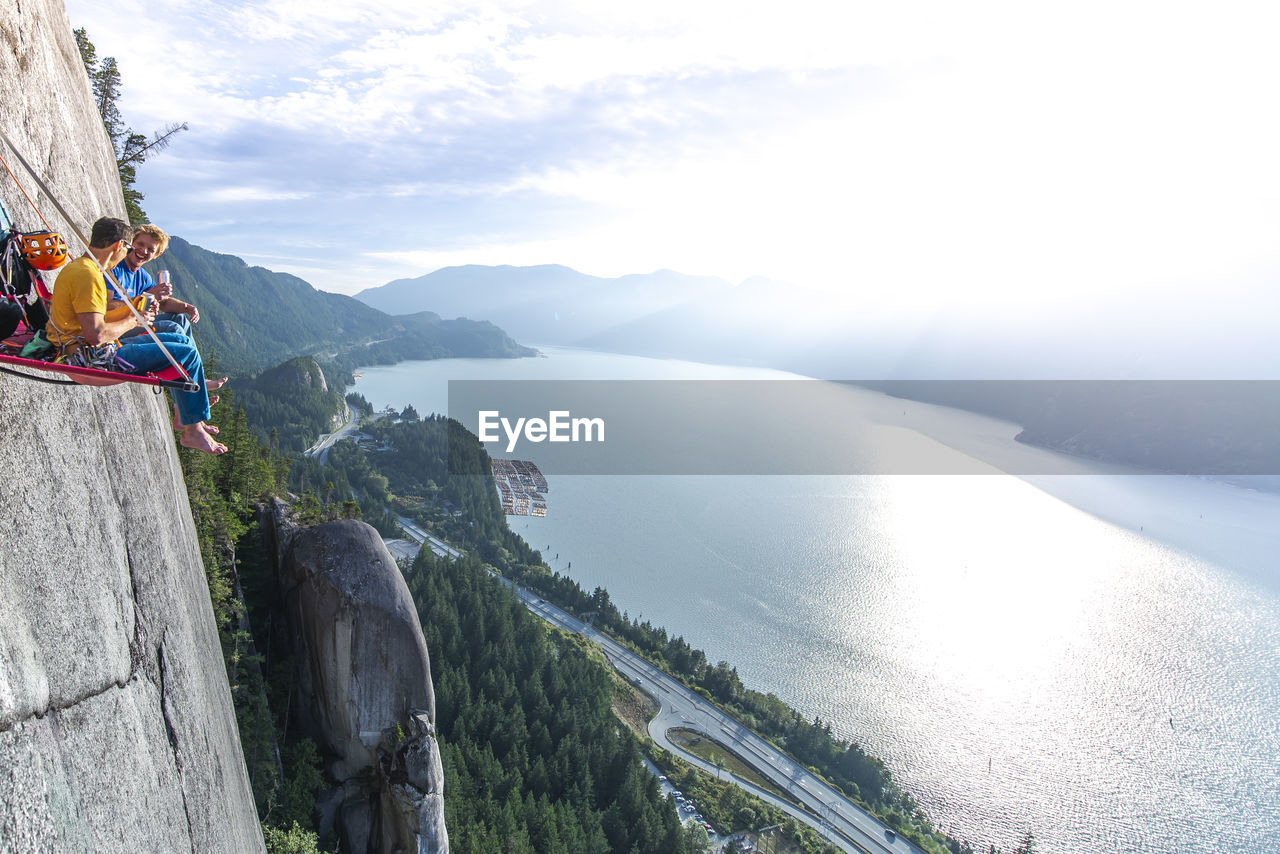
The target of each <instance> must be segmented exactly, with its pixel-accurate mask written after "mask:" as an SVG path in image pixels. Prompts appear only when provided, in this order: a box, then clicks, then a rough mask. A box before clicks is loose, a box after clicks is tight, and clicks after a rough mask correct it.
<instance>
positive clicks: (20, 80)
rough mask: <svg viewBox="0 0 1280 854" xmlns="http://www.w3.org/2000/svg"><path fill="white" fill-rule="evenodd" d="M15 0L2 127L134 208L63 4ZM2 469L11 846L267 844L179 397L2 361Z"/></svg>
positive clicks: (5, 33)
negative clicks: (190, 485)
mask: <svg viewBox="0 0 1280 854" xmlns="http://www.w3.org/2000/svg"><path fill="white" fill-rule="evenodd" d="M0 7H2V9H0V127H3V129H4V132H5V133H6V134H7V135H8V136H9V137H10V139H12V140H13V142H14V143H15V144H16V145H17V146H19V147H20V148H21V149H22V151H23V155H24V156H25V157H26V158H27V160H28V161H29V162H31V163H32V165H33V166H35V168H36V169H37V170H39V171H40V172H41V173H42V178H43V179H44V180H46V182H48V183H49V184H50V186H51V187H52V188H53V190H54V192H56V193H57V194H58V196H59V200H60V201H61V202H62V204H63V205H64V206H65V207H66V208H67V209H68V211H69V212H70V213H71V215H72V216H74V217H76V218H77V220H78V221H77V223H76V225H77V226H78V227H79V228H81V229H87V228H88V226H89V225H90V224H91V223H92V222H93V220H95V219H96V218H97V217H98V216H101V215H103V214H113V215H116V216H122V215H123V213H124V202H123V199H122V198H121V195H120V185H119V181H118V179H117V176H116V170H115V162H114V159H113V156H112V153H111V148H110V144H109V142H108V140H107V137H106V133H105V131H104V130H103V128H102V123H101V120H100V119H99V118H98V115H97V112H96V110H95V108H94V105H93V102H92V100H91V97H90V93H89V85H88V82H87V80H86V79H85V74H84V66H83V65H82V64H81V62H80V56H79V53H78V52H77V50H76V45H75V41H74V39H73V38H72V35H71V23H70V22H69V21H68V19H67V15H66V12H65V11H64V9H63V7H62V3H61V2H59V0H22V2H15V0H0ZM4 156H5V159H6V160H7V161H8V162H9V163H10V165H12V166H13V167H14V169H15V171H16V170H18V169H19V167H18V166H17V164H16V162H15V161H14V158H13V156H12V153H11V152H9V151H8V150H5V151H4ZM19 175H20V176H21V173H20V172H19ZM2 178H3V180H0V194H2V195H3V198H4V201H5V204H6V206H7V207H8V209H9V211H10V212H11V213H12V214H13V216H14V219H15V220H16V221H17V224H18V227H19V228H22V229H26V230H35V229H38V228H40V227H42V226H41V224H40V222H39V219H38V218H37V217H36V215H35V214H34V212H32V210H31V208H30V207H29V206H28V205H27V202H26V201H25V200H24V199H23V198H22V196H21V194H20V193H19V192H18V190H17V188H16V187H15V185H14V183H13V180H12V179H11V178H9V177H8V175H3V176H2ZM24 186H25V187H26V188H27V191H28V192H29V193H31V194H32V196H33V198H35V199H36V201H37V203H38V204H39V205H40V206H41V208H42V210H43V211H44V214H45V216H46V217H48V218H49V220H50V222H51V223H52V224H53V226H54V227H55V228H56V229H59V230H62V231H63V232H64V233H68V232H69V229H68V228H67V225H66V224H65V223H63V222H62V221H61V219H60V218H58V217H57V214H56V212H55V211H54V209H53V206H52V205H51V204H50V203H49V202H48V200H47V199H45V198H44V197H42V196H40V195H38V194H37V193H36V192H35V188H34V186H32V183H31V182H30V181H29V179H27V180H26V181H24ZM71 248H72V251H73V252H79V251H81V249H82V247H80V246H79V244H78V242H76V241H74V240H73V241H71ZM0 466H2V467H3V468H2V470H3V471H4V472H5V475H6V481H7V482H6V487H5V490H4V498H3V503H4V509H3V511H2V512H0V852H10V851H12V852H23V853H24V854H27V852H45V851H58V852H84V851H142V850H145V851H154V852H167V851H182V852H192V851H199V852H204V851H219V852H221V851H234V852H249V851H262V850H264V845H263V841H262V835H261V830H260V827H259V824H258V820H257V815H256V813H255V811H254V805H253V798H252V794H251V791H250V787H249V780H248V776H247V774H246V773H245V766H244V759H243V756H242V753H241V749H240V739H239V734H238V732H237V729H236V722H235V716H234V713H233V710H232V706H231V696H230V692H229V691H228V689H227V681H226V675H225V672H224V670H223V663H222V655H221V651H220V649H219V645H218V638H217V632H216V629H215V626H214V621H213V612H212V609H211V607H210V604H209V593H208V590H207V588H206V586H205V580H204V570H203V567H202V565H201V561H200V551H199V545H198V543H197V541H196V534H195V528H194V525H193V523H192V521H191V512H190V508H189V507H188V504H187V496H186V490H185V488H184V486H183V480H182V473H181V471H180V469H179V465H178V458H177V455H176V451H175V446H174V441H173V432H172V430H171V429H170V426H169V423H168V410H167V404H166V403H165V401H164V399H162V398H159V397H157V396H156V395H154V394H152V393H151V391H150V390H149V389H145V388H142V387H139V386H128V385H121V386H115V387H113V388H88V387H82V386H69V387H63V386H51V385H45V384H41V383H36V382H32V381H29V380H25V379H19V378H16V377H12V376H9V375H5V374H0Z"/></svg>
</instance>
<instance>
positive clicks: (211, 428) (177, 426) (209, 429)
mask: <svg viewBox="0 0 1280 854" xmlns="http://www.w3.org/2000/svg"><path fill="white" fill-rule="evenodd" d="M217 402H218V396H217V395H216V394H215V395H214V396H213V397H211V398H209V405H210V406H213V405H214V404H215V403H217ZM173 429H174V430H181V429H183V427H182V422H181V421H179V420H178V407H176V406H175V407H174V408H173ZM204 430H205V432H206V433H212V434H213V435H215V436H216V435H217V434H218V428H217V426H216V425H213V424H206V425H204Z"/></svg>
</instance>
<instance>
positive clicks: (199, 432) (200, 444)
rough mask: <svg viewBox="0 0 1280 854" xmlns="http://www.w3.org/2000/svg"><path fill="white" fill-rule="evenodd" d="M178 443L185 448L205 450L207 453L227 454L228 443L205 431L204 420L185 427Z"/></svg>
mask: <svg viewBox="0 0 1280 854" xmlns="http://www.w3.org/2000/svg"><path fill="white" fill-rule="evenodd" d="M178 444H180V445H182V447H184V448H194V449H195V450H197V451H204V452H205V453H206V454H225V453H226V452H227V446H226V445H223V444H222V443H220V442H218V441H217V440H216V439H214V438H213V437H212V436H210V435H209V434H208V433H207V432H205V424H204V422H203V421H201V422H197V423H195V424H188V425H187V426H186V427H183V428H182V435H181V436H180V437H179V438H178Z"/></svg>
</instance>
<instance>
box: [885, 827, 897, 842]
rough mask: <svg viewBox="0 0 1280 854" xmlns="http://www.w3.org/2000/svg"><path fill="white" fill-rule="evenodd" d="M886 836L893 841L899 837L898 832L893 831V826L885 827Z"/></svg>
mask: <svg viewBox="0 0 1280 854" xmlns="http://www.w3.org/2000/svg"><path fill="white" fill-rule="evenodd" d="M884 838H885V839H887V840H889V841H890V842H892V841H893V840H895V839H897V838H898V834H896V833H894V832H893V828H891V827H886V828H885V829H884Z"/></svg>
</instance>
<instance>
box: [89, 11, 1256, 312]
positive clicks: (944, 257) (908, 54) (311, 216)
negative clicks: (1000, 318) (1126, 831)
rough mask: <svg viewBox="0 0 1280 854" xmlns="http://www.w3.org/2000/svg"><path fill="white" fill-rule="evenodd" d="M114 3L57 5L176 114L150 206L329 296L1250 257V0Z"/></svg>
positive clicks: (1207, 280)
mask: <svg viewBox="0 0 1280 854" xmlns="http://www.w3.org/2000/svg"><path fill="white" fill-rule="evenodd" d="M118 8H119V7H118V6H116V5H114V4H113V5H110V6H108V5H107V4H105V3H100V2H96V0H95V2H88V0H71V2H70V3H69V9H70V11H71V16H72V20H73V22H74V23H75V24H77V25H79V24H84V25H86V26H88V28H89V31H90V35H91V36H92V37H94V38H95V40H97V41H98V44H99V49H100V53H102V54H112V53H114V54H116V55H117V56H118V57H119V58H120V60H121V67H122V71H123V74H124V89H125V102H124V105H123V106H124V109H125V114H126V116H127V117H128V118H129V120H130V122H131V123H133V124H135V126H139V127H143V128H150V127H156V126H159V125H161V124H163V123H164V122H166V121H172V120H187V121H189V122H190V123H191V126H192V130H191V131H190V132H189V133H187V134H183V135H182V136H181V137H180V138H179V139H178V141H177V142H175V144H174V146H173V147H172V148H171V149H170V150H169V151H168V152H165V153H164V154H163V155H162V156H159V157H157V158H155V159H154V160H153V161H150V162H148V163H147V164H146V165H145V167H144V168H143V170H142V171H141V172H140V185H141V188H142V189H143V191H144V192H145V193H146V194H147V200H146V202H145V203H144V206H145V207H147V209H148V211H149V212H151V213H152V215H153V216H156V217H157V218H158V219H161V220H162V221H163V222H164V223H165V224H166V225H168V226H169V227H170V228H172V229H173V230H175V231H176V232H177V233H179V234H182V235H183V236H185V237H188V238H190V239H194V240H196V242H203V244H205V245H209V246H210V248H216V249H218V250H219V251H227V252H236V253H238V254H245V255H256V257H262V258H267V257H269V256H270V255H272V254H273V253H275V252H277V251H278V246H279V245H280V244H283V243H288V242H290V241H293V242H297V243H299V244H300V245H301V246H302V247H303V248H301V249H300V250H299V252H298V253H292V254H295V255H299V256H305V255H306V253H307V248H306V247H310V248H311V251H312V253H313V254H311V255H310V259H309V260H308V259H307V258H305V257H302V258H299V259H298V260H297V262H298V264H299V266H298V267H297V268H295V269H294V270H293V271H294V272H298V270H301V269H303V264H304V262H305V265H306V268H307V269H308V270H313V271H316V272H314V275H316V276H317V277H318V279H317V280H316V281H315V283H316V284H318V285H321V286H325V287H340V288H343V289H349V288H353V287H357V286H367V285H370V284H379V283H380V282H378V281H376V279H375V280H373V281H369V279H370V278H373V277H376V276H385V277H386V278H388V279H389V278H395V277H398V276H413V275H420V274H422V273H424V272H428V270H427V269H426V267H428V266H430V265H432V264H445V263H468V262H474V263H545V262H558V263H564V264H568V265H570V266H575V267H578V268H580V269H583V270H585V271H587V272H593V273H599V274H609V275H613V274H617V273H623V272H628V271H633V270H642V269H655V268H658V267H674V268H679V269H684V270H686V271H688V272H698V273H708V274H716V275H722V276H725V277H727V278H738V279H740V278H744V277H746V276H748V275H752V274H763V275H769V276H773V277H775V278H780V279H787V280H796V279H803V280H807V281H810V282H813V283H816V284H819V285H823V286H825V287H828V288H831V289H835V290H838V291H844V292H847V293H850V294H852V295H853V298H855V299H858V300H863V301H865V300H867V299H872V298H874V299H879V300H884V301H895V300H896V301H900V302H902V303H904V304H910V303H916V304H919V303H926V302H927V303H941V302H947V301H950V302H954V303H957V304H963V305H966V306H977V307H979V308H977V309H975V310H1003V309H1005V308H1007V307H1008V306H1010V305H1014V304H1021V303H1028V304H1029V303H1031V302H1036V304H1037V305H1042V306H1043V305H1050V304H1054V305H1056V304H1058V303H1060V302H1061V301H1062V300H1065V299H1068V298H1070V297H1074V298H1077V299H1093V300H1096V301H1106V300H1108V299H1112V298H1113V297H1114V296H1115V295H1116V294H1120V293H1123V294H1136V293H1160V292H1162V290H1164V291H1167V290H1168V289H1169V288H1171V287H1172V285H1171V284H1170V283H1172V282H1177V286H1176V287H1177V291H1178V294H1177V298H1190V297H1188V296H1187V295H1188V294H1195V293H1198V294H1199V295H1200V296H1202V297H1205V296H1210V295H1212V293H1213V291H1214V288H1215V285H1216V283H1217V282H1219V281H1220V280H1221V279H1222V278H1223V277H1224V276H1237V275H1238V276H1253V277H1256V278H1257V279H1258V280H1264V279H1265V277H1266V276H1267V275H1273V274H1274V272H1275V271H1276V270H1277V267H1278V264H1277V259H1276V258H1275V254H1276V253H1275V250H1274V249H1273V248H1272V247H1273V245H1274V234H1275V233H1276V226H1277V225H1280V222H1277V217H1278V214H1277V207H1276V205H1275V199H1276V198H1280V160H1277V158H1275V157H1274V154H1273V153H1274V151H1276V150H1280V117H1277V115H1276V113H1275V111H1274V110H1267V109H1264V108H1262V107H1261V106H1260V105H1263V104H1266V103H1269V102H1270V100H1272V93H1271V92H1270V88H1271V81H1273V80H1275V79H1280V60H1278V58H1277V54H1276V52H1275V51H1274V50H1273V49H1272V47H1271V45H1270V44H1269V39H1268V38H1267V36H1268V34H1269V33H1270V32H1273V31H1274V27H1273V26H1271V25H1272V24H1274V23H1275V22H1274V21H1272V20H1270V18H1271V15H1270V14H1269V13H1268V12H1267V11H1266V10H1265V9H1264V8H1263V7H1262V6H1260V5H1259V4H1253V3H1245V2H1242V3H1232V2H1225V3H1222V4H1219V5H1215V7H1214V11H1213V14H1212V15H1211V16H1207V15H1205V14H1203V13H1202V12H1201V11H1200V10H1197V9H1195V8H1193V7H1180V6H1169V5H1168V4H1161V5H1156V4H1149V3H1141V2H1134V3H1128V2H1113V3H1107V4H1101V3H1093V2H1087V0H1082V2H1080V3H1075V4H1072V5H1070V6H1064V7H1061V8H1057V9H1052V8H1045V7H1042V6H1035V5H1032V4H1020V3H999V2H977V3H972V4H953V3H920V2H905V3H901V4H883V3H861V2H850V3H842V4H833V3H830V2H828V0H797V2H790V3H786V4H782V3H751V4H742V3H728V2H719V1H718V0H708V2H700V3H696V4H689V3H687V2H674V0H672V1H671V2H668V0H650V2H646V3H643V4H600V3H597V2H594V0H593V2H585V0H583V2H545V1H544V0H539V2H531V1H530V2H488V3H439V4H437V3H433V4H430V7H429V8H428V9H425V10H424V9H421V8H419V4H416V3H410V2H407V0H389V1H388V2H379V3H373V2H366V0H346V2H340V3H339V2H330V0H320V2H318V3H311V2H308V3H302V2H293V0H286V1H285V2H279V3H272V4H265V3H258V2H249V3H237V4H227V5H222V6H205V5H203V4H199V5H197V4H194V3H180V4H178V5H172V4H169V5H166V6H165V7H164V8H163V9H161V7H160V6H159V5H158V4H155V3H153V2H152V0H135V2H134V3H133V4H132V5H131V6H129V7H126V8H127V9H131V10H132V11H131V12H129V13H128V14H126V15H124V16H117V15H115V10H116V9H118ZM138 17H141V18H144V19H146V20H147V21H148V24H149V25H148V26H144V27H139V26H135V24H134V22H133V21H132V20H131V18H138ZM232 205H234V206H236V216H235V217H234V218H228V217H226V216H224V215H223V210H222V209H223V208H224V207H229V206H232ZM211 206H213V207H217V208H218V211H217V213H216V214H214V213H210V212H209V211H208V210H206V208H208V207H211ZM229 220H234V221H229ZM299 274H300V275H301V273H299ZM1068 295H1070V296H1068Z"/></svg>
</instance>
